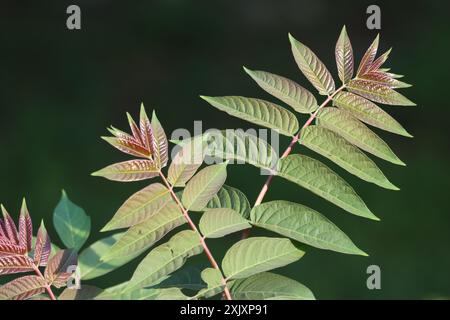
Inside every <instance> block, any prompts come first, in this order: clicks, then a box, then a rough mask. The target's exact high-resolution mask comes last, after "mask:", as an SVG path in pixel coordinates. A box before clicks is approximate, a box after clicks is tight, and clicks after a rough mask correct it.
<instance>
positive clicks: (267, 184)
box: [242, 85, 345, 239]
mask: <svg viewBox="0 0 450 320" xmlns="http://www.w3.org/2000/svg"><path fill="white" fill-rule="evenodd" d="M344 88H345V85H342V86H341V87H340V88H338V89H337V90H335V91H334V92H333V93H332V94H331V95H329V96H328V97H327V99H326V100H325V101H324V102H323V103H322V104H321V105H320V106H319V108H317V110H316V111H315V112H314V113H313V114H311V116H310V117H309V119H308V120H306V122H305V124H304V125H303V126H302V128H301V129H300V130H299V131H298V132H297V134H296V135H295V136H294V137H293V138H292V141H291V143H290V144H289V146H288V147H287V148H286V150H284V152H283V154H282V155H281V157H280V159H283V158H286V157H287V156H288V155H289V154H290V153H291V151H292V149H293V147H294V145H295V144H296V143H297V142H298V141H299V140H300V138H301V136H300V135H301V133H302V131H303V129H305V128H306V127H308V126H309V125H310V124H311V123H312V122H313V120H314V119H315V118H316V116H317V114H318V113H319V111H320V110H321V109H322V108H323V107H325V106H326V105H327V104H328V103H329V102H330V101H331V100H332V99H333V97H334V96H335V95H336V94H337V93H338V92H340V91H342V90H343V89H344ZM273 177H274V175H273V174H270V175H269V177H268V178H267V180H266V182H265V183H264V185H263V187H262V189H261V191H260V192H259V194H258V197H257V198H256V201H255V204H254V205H253V207H256V206H258V205H260V204H261V203H262V201H263V200H264V197H265V195H266V193H267V191H268V190H269V187H270V184H271V183H272V180H273ZM249 235H250V229H245V230H244V231H243V232H242V239H247V238H248V237H249Z"/></svg>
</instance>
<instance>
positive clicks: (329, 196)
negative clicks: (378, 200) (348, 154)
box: [277, 154, 379, 220]
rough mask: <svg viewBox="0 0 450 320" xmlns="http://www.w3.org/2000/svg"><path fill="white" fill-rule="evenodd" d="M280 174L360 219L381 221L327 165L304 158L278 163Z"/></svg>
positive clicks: (297, 156)
mask: <svg viewBox="0 0 450 320" xmlns="http://www.w3.org/2000/svg"><path fill="white" fill-rule="evenodd" d="M277 174H278V175H279V176H280V177H283V178H285V179H287V180H289V181H292V182H294V183H296V184H298V185H299V186H301V187H303V188H305V189H308V190H310V191H311V192H313V193H315V194H317V195H318V196H320V197H322V198H324V199H326V200H328V201H330V202H331V203H334V204H335V205H337V206H338V207H341V208H342V209H344V210H346V211H348V212H350V213H353V214H355V215H357V216H361V217H365V218H369V219H372V220H379V219H378V218H377V217H376V216H375V215H374V214H373V213H372V212H371V211H370V210H369V208H367V206H366V204H365V203H364V202H363V201H362V199H361V198H360V197H359V196H358V194H357V193H356V192H355V190H354V189H353V188H352V187H351V186H350V185H349V184H348V183H347V182H345V180H344V179H342V178H341V177H340V176H339V175H337V174H336V173H334V172H333V171H332V170H331V169H330V168H328V167H327V166H326V165H324V164H323V163H321V162H320V161H317V160H315V159H312V158H310V157H307V156H303V155H297V154H295V155H290V156H287V157H286V158H283V159H281V160H280V161H279V164H278V170H277Z"/></svg>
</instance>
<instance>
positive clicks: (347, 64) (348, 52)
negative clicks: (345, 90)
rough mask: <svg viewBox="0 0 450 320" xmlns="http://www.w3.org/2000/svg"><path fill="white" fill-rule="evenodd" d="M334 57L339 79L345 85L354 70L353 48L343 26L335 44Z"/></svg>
mask: <svg viewBox="0 0 450 320" xmlns="http://www.w3.org/2000/svg"><path fill="white" fill-rule="evenodd" d="M335 56H336V64H337V68H338V73H339V79H341V81H342V83H343V84H345V83H347V82H348V81H349V80H350V79H351V78H352V77H353V68H354V58H353V48H352V44H351V42H350V38H349V37H348V35H347V30H346V28H345V26H344V27H343V28H342V31H341V34H340V36H339V39H338V41H337V43H336V49H335Z"/></svg>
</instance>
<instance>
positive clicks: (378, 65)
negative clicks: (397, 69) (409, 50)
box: [369, 48, 392, 72]
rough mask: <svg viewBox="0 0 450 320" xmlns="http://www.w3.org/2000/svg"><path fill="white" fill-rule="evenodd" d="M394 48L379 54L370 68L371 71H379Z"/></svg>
mask: <svg viewBox="0 0 450 320" xmlns="http://www.w3.org/2000/svg"><path fill="white" fill-rule="evenodd" d="M391 51H392V48H390V49H389V50H388V51H386V52H385V53H383V54H382V55H381V56H379V57H378V58H377V59H376V60H375V61H374V62H373V63H372V66H371V67H370V68H369V72H372V71H377V70H378V69H380V68H381V66H382V65H383V64H384V63H385V62H386V60H387V59H388V58H389V54H390V53H391Z"/></svg>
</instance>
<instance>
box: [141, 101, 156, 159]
mask: <svg viewBox="0 0 450 320" xmlns="http://www.w3.org/2000/svg"><path fill="white" fill-rule="evenodd" d="M139 128H140V131H141V140H142V141H143V143H144V146H145V147H146V148H147V149H148V151H149V152H148V156H153V155H154V154H155V150H156V148H157V145H156V141H155V137H154V133H153V129H152V125H151V123H150V120H149V118H148V116H147V113H146V112H145V108H144V104H143V103H141V110H140V114H139Z"/></svg>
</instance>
